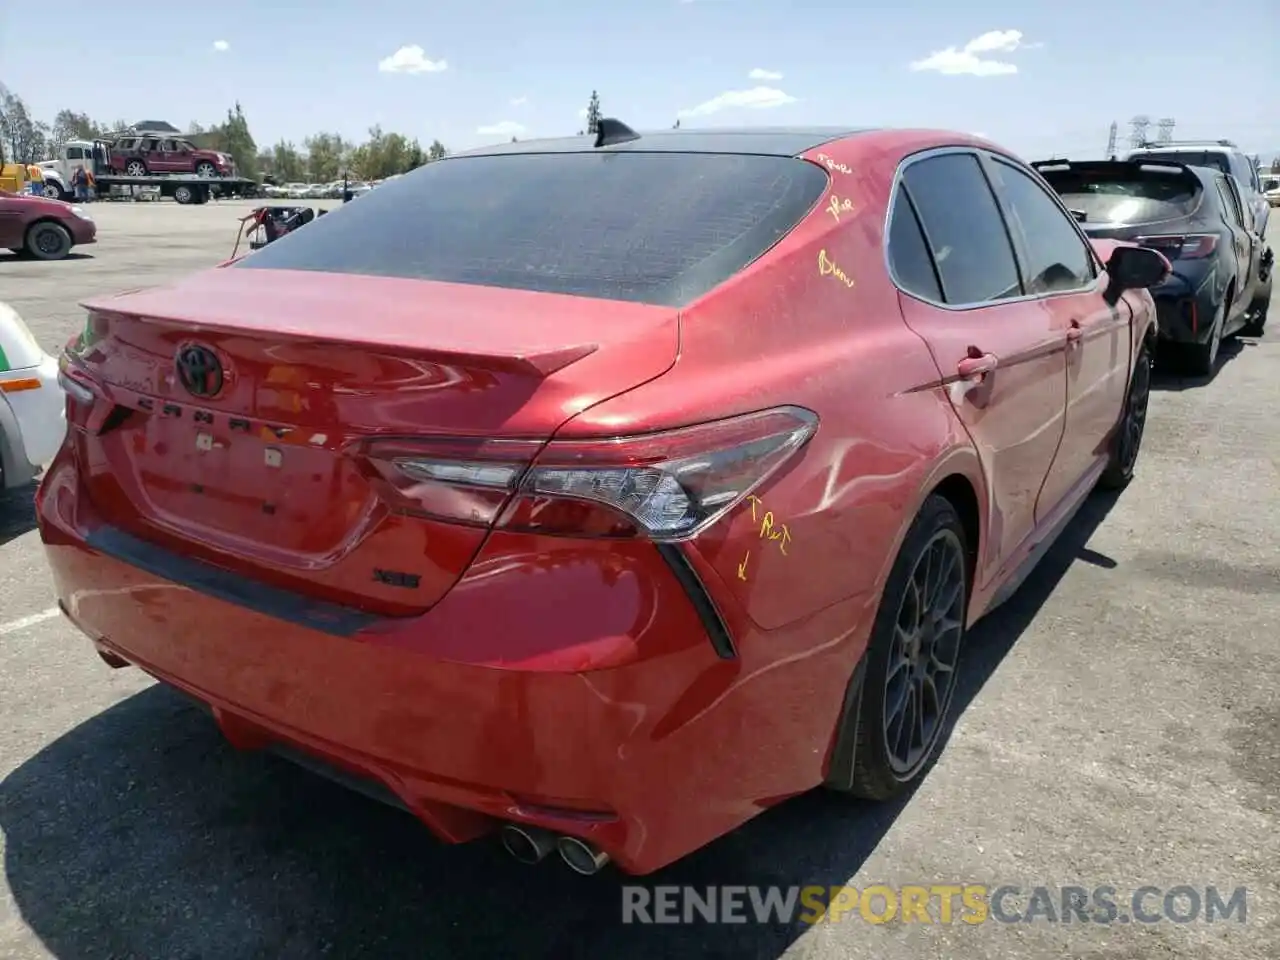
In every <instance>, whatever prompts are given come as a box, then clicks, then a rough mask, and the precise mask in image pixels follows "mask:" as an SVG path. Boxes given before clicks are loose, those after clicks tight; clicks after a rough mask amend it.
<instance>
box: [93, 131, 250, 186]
mask: <svg viewBox="0 0 1280 960" xmlns="http://www.w3.org/2000/svg"><path fill="white" fill-rule="evenodd" d="M109 166H110V168H111V169H112V170H113V171H116V172H119V173H123V174H127V175H128V176H131V177H145V176H148V175H150V174H156V173H188V174H195V175H196V176H199V177H229V176H232V175H233V174H234V173H235V165H234V163H233V162H232V159H231V157H229V156H228V155H227V154H225V153H219V152H218V151H216V150H204V149H201V148H200V147H197V146H195V145H194V144H193V143H192V142H191V141H190V140H184V139H182V138H181V137H158V136H127V137H120V138H119V139H117V140H116V141H115V142H114V143H113V144H112V145H111V159H110V163H109Z"/></svg>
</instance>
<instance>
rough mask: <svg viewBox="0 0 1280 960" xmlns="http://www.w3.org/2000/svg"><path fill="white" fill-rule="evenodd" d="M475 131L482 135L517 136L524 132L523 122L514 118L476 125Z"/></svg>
mask: <svg viewBox="0 0 1280 960" xmlns="http://www.w3.org/2000/svg"><path fill="white" fill-rule="evenodd" d="M476 133H478V134H480V136H482V137H518V136H520V134H522V133H524V124H522V123H516V122H515V121H514V120H501V121H499V122H498V123H491V124H489V125H488V126H484V127H477V128H476Z"/></svg>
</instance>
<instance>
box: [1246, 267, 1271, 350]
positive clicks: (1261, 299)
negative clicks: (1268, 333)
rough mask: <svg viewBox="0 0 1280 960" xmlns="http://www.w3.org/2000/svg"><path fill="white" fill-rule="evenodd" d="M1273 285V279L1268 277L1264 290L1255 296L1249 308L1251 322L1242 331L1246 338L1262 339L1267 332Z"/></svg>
mask: <svg viewBox="0 0 1280 960" xmlns="http://www.w3.org/2000/svg"><path fill="white" fill-rule="evenodd" d="M1271 284H1272V278H1271V277H1268V278H1267V282H1266V283H1265V284H1263V287H1262V289H1261V290H1259V291H1258V292H1257V293H1256V294H1255V295H1254V298H1253V304H1252V305H1251V306H1250V307H1249V322H1248V323H1246V324H1245V325H1244V327H1242V328H1241V330H1240V333H1241V334H1243V335H1244V336H1246V337H1260V336H1262V333H1263V331H1264V330H1266V327H1267V311H1268V310H1270V309H1271Z"/></svg>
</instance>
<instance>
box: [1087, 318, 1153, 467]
mask: <svg viewBox="0 0 1280 960" xmlns="http://www.w3.org/2000/svg"><path fill="white" fill-rule="evenodd" d="M1150 397H1151V350H1150V348H1149V347H1148V346H1147V344H1145V343H1144V344H1142V346H1141V347H1139V348H1138V359H1137V360H1136V361H1135V362H1134V365H1133V376H1131V377H1130V378H1129V393H1128V394H1127V396H1126V397H1125V403H1124V411H1123V412H1122V413H1121V414H1120V422H1119V424H1117V425H1116V433H1115V437H1114V438H1113V439H1112V441H1111V459H1110V460H1109V461H1108V462H1107V468H1106V470H1104V471H1103V472H1102V476H1101V477H1100V478H1099V479H1098V486H1099V487H1101V488H1102V489H1104V490H1123V489H1124V488H1125V487H1127V486H1128V485H1129V481H1131V480H1132V479H1133V471H1134V467H1136V466H1137V464H1138V452H1139V451H1140V450H1141V449H1142V434H1143V431H1144V429H1145V428H1146V425H1147V403H1148V401H1149V399H1150Z"/></svg>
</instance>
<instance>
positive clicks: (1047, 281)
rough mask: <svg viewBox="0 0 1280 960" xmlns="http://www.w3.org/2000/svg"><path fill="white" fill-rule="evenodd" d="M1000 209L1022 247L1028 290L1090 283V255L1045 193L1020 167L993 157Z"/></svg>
mask: <svg viewBox="0 0 1280 960" xmlns="http://www.w3.org/2000/svg"><path fill="white" fill-rule="evenodd" d="M991 171H992V176H993V178H994V179H995V180H996V182H997V183H998V184H999V185H1000V190H1001V194H1002V199H1003V201H1004V207H1005V211H1006V213H1007V214H1008V219H1009V221H1010V222H1011V223H1013V224H1016V225H1017V229H1018V230H1019V231H1020V232H1021V235H1022V241H1023V245H1024V246H1025V248H1026V256H1027V262H1026V264H1025V267H1026V280H1027V292H1028V293H1060V292H1062V291H1066V290H1078V289H1080V288H1081V287H1084V286H1086V285H1087V284H1089V283H1092V282H1093V278H1094V270H1093V254H1092V253H1091V252H1090V250H1089V247H1088V245H1087V244H1086V243H1085V241H1084V240H1083V238H1081V236H1080V234H1079V232H1078V231H1077V230H1076V227H1075V224H1073V223H1072V222H1071V220H1070V219H1069V218H1068V216H1067V214H1065V213H1063V211H1062V209H1061V208H1060V207H1059V206H1058V204H1057V203H1056V202H1054V199H1053V197H1052V195H1051V194H1049V193H1048V192H1047V191H1046V190H1045V189H1044V188H1043V187H1041V186H1040V184H1038V183H1036V182H1035V180H1033V179H1032V178H1031V177H1029V176H1028V175H1027V174H1025V173H1023V172H1022V171H1021V170H1019V169H1017V168H1016V167H1014V166H1012V165H1011V164H1008V163H1005V162H1004V161H1003V160H994V161H992V164H991Z"/></svg>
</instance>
